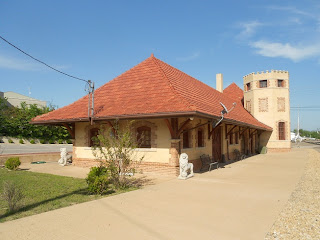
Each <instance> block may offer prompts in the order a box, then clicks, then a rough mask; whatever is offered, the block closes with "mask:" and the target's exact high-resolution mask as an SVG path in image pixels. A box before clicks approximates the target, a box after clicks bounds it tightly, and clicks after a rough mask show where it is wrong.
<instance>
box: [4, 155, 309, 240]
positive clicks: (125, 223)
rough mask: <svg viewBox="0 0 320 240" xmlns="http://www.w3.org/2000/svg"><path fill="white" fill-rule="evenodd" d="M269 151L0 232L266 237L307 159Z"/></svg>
mask: <svg viewBox="0 0 320 240" xmlns="http://www.w3.org/2000/svg"><path fill="white" fill-rule="evenodd" d="M308 151H313V150H308V149H293V150H292V151H291V152H290V153H268V154H266V155H258V156H254V157H251V158H248V159H245V160H243V161H241V162H237V163H234V164H231V165H228V166H226V167H225V168H221V169H218V170H214V171H211V172H207V173H204V174H196V175H195V177H193V178H191V179H188V180H177V179H174V180H170V181H166V182H162V183H160V184H156V185H152V186H148V187H145V188H143V189H140V190H137V191H133V192H128V193H124V194H120V195H116V196H112V197H107V198H104V199H100V200H96V201H92V202H87V203H82V204H78V205H74V206H71V207H66V208H62V209H58V210H54V211H51V212H47V213H43V214H39V215H35V216H30V217H26V218H22V219H18V220H14V221H11V222H6V223H2V224H0V239H2V240H7V239H34V240H37V239H39V240H40V239H41V240H42V239H47V240H49V239H59V240H60V239H79V240H84V239H87V240H89V239H90V240H96V239H148V240H151V239H161V240H162V239H163V240H164V239H168V240H169V239H173V240H179V239H218V240H224V239H230V240H231V239H232V240H235V239H244V240H250V239H254V240H257V239H261V240H262V239H264V237H265V235H266V233H267V232H268V230H269V229H270V228H271V226H272V224H273V222H274V221H275V219H276V218H277V216H278V214H279V212H280V211H281V209H282V208H283V207H284V206H285V204H286V202H287V201H288V199H289V196H290V194H291V192H292V191H293V190H294V188H295V186H296V184H297V183H298V181H299V179H300V177H301V175H302V173H303V169H304V166H305V163H306V161H307V158H308Z"/></svg>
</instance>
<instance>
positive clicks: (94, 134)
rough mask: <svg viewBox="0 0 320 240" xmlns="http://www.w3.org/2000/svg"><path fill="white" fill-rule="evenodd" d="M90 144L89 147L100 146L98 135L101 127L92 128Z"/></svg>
mask: <svg viewBox="0 0 320 240" xmlns="http://www.w3.org/2000/svg"><path fill="white" fill-rule="evenodd" d="M89 135H90V143H89V144H90V145H89V147H96V146H99V140H98V135H99V129H98V128H92V129H90V133H89Z"/></svg>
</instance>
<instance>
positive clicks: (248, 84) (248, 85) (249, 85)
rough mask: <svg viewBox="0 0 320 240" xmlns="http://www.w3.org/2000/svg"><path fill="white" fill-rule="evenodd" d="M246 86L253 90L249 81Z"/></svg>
mask: <svg viewBox="0 0 320 240" xmlns="http://www.w3.org/2000/svg"><path fill="white" fill-rule="evenodd" d="M246 87H247V91H249V90H251V84H250V83H247V84H246Z"/></svg>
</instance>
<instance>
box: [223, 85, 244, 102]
mask: <svg viewBox="0 0 320 240" xmlns="http://www.w3.org/2000/svg"><path fill="white" fill-rule="evenodd" d="M223 93H224V94H225V95H227V96H228V97H229V98H232V99H234V100H237V101H240V102H241V100H242V99H243V90H242V89H241V88H239V87H238V85H237V84H235V83H234V82H233V83H231V84H230V85H229V86H228V87H226V88H225V89H224V90H223Z"/></svg>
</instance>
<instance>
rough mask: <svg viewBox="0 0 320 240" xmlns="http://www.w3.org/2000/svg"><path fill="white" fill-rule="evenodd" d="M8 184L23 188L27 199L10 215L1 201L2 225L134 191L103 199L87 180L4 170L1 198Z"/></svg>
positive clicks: (0, 176)
mask: <svg viewBox="0 0 320 240" xmlns="http://www.w3.org/2000/svg"><path fill="white" fill-rule="evenodd" d="M4 181H11V182H14V183H15V184H17V185H18V186H20V187H21V189H22V191H23V194H24V196H25V197H24V198H23V200H22V207H21V208H20V209H19V210H17V211H15V212H9V211H8V206H7V203H6V202H5V201H3V200H1V201H0V222H5V221H10V220H13V219H18V218H22V217H26V216H30V215H34V214H38V213H42V212H47V211H51V210H54V209H58V208H62V207H66V206H70V205H74V204H77V203H82V202H87V201H91V200H95V199H98V198H101V197H104V196H106V195H114V194H118V193H122V192H126V191H130V190H133V188H132V189H128V190H125V191H124V190H122V191H117V192H114V191H113V192H108V193H107V194H105V195H103V196H100V195H91V194H90V193H89V192H88V190H87V183H86V181H85V180H84V179H78V178H72V177H63V176H56V175H51V174H45V173H35V172H27V171H22V170H19V171H8V170H7V169H0V195H1V194H2V191H3V183H4Z"/></svg>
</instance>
